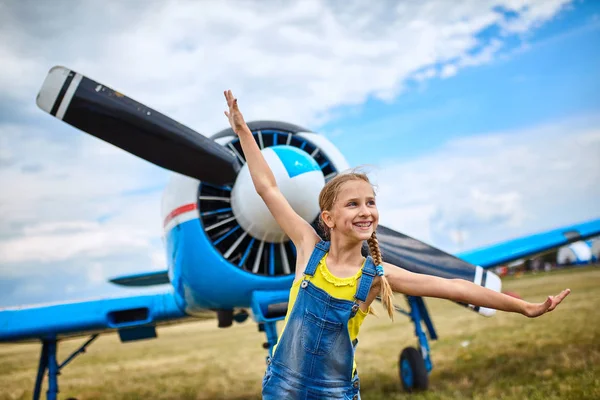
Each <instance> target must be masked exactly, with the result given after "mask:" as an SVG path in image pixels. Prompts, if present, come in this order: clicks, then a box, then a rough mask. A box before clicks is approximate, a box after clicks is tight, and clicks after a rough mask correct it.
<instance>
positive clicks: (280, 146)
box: [0, 66, 600, 400]
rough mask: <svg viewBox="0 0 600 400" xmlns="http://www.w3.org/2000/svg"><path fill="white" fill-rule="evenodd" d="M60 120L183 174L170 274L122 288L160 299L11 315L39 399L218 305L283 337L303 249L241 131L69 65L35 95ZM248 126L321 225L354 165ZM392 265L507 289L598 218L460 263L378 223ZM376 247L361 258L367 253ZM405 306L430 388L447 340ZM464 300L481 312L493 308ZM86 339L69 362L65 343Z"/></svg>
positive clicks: (49, 307)
mask: <svg viewBox="0 0 600 400" xmlns="http://www.w3.org/2000/svg"><path fill="white" fill-rule="evenodd" d="M36 102H37V105H38V106H39V108H41V109H42V110H43V111H45V112H47V113H49V114H50V115H51V116H53V117H55V118H57V119H59V120H62V121H63V122H65V123H67V124H69V125H71V126H73V127H75V128H77V129H80V130H82V131H84V132H86V133H88V134H91V135H93V136H95V137H97V138H99V139H101V140H104V141H106V142H109V143H111V144H113V145H115V146H117V147H119V148H121V149H123V150H125V151H127V152H129V153H131V154H133V155H135V156H138V157H140V158H142V159H145V160H147V161H149V162H151V163H154V164H156V165H158V166H160V167H163V168H166V169H168V170H170V171H172V172H173V175H172V177H171V179H170V181H169V183H168V184H167V186H166V188H165V191H164V195H163V199H162V206H161V208H162V216H163V225H164V235H165V249H166V255H167V260H168V266H167V267H168V268H167V269H166V270H164V271H158V272H156V271H155V272H148V273H141V274H134V275H127V276H121V277H117V278H114V279H111V282H112V283H114V284H117V285H123V286H128V287H148V286H154V285H162V286H163V287H166V288H167V289H165V290H164V291H162V292H159V293H153V294H136V295H127V296H121V297H116V298H101V299H92V300H82V301H74V302H66V303H56V304H45V305H33V306H19V307H12V308H4V309H0V343H3V342H4V343H6V342H25V341H39V342H41V354H40V360H39V365H38V370H37V376H36V380H35V387H34V392H33V398H34V400H37V399H39V398H40V394H41V393H40V392H41V387H42V382H43V380H44V379H45V376H46V375H47V379H48V390H47V392H46V396H47V399H50V400H54V399H56V397H57V394H58V392H59V388H58V375H59V373H60V372H61V370H62V369H63V368H64V367H65V366H66V365H67V364H69V363H70V362H71V361H72V360H73V359H74V358H75V357H77V356H78V355H80V354H82V353H84V352H85V350H86V348H87V347H88V346H89V345H90V344H91V343H92V342H93V341H94V340H95V339H96V338H97V337H98V335H100V334H102V333H107V332H117V333H118V335H119V337H120V340H121V341H122V342H131V341H136V340H142V339H150V338H155V337H157V334H156V327H157V326H161V325H163V324H172V323H177V322H183V321H187V320H190V319H193V318H194V317H197V316H199V315H201V314H205V313H206V311H207V310H210V311H213V312H215V313H216V316H217V325H218V327H219V328H226V327H229V326H231V325H232V324H233V323H234V322H236V323H241V322H244V321H246V320H247V319H248V318H249V317H250V314H251V315H252V319H253V320H254V321H255V323H257V325H258V329H259V331H261V332H264V333H265V336H266V342H265V344H264V348H265V349H266V350H267V351H268V353H269V354H270V353H271V350H272V348H273V346H274V345H275V344H276V342H277V325H276V324H277V322H278V321H280V320H282V319H283V318H284V317H285V313H286V311H287V302H288V295H289V288H290V286H291V284H292V282H293V279H294V270H295V248H294V246H293V244H292V243H291V242H290V241H289V239H288V238H287V237H286V235H285V234H284V233H283V231H282V230H281V228H279V226H278V225H277V224H276V222H275V220H274V218H273V217H272V216H271V214H270V213H269V211H268V209H267V208H266V206H265V205H264V203H263V202H262V200H261V199H260V197H259V196H258V195H257V194H256V192H255V190H254V187H253V185H252V181H251V178H250V175H249V171H248V168H247V166H246V163H245V160H244V157H243V152H242V150H241V147H240V143H239V140H238V139H237V137H236V135H235V134H234V133H233V131H232V130H231V128H227V129H224V130H222V131H220V132H218V133H216V134H214V135H213V136H212V137H210V138H209V137H206V136H203V135H201V134H199V133H197V132H195V131H193V130H192V129H190V128H188V127H186V126H184V125H182V124H180V123H178V122H177V121H174V120H172V119H170V118H169V117H167V116H165V115H163V114H161V113H159V112H157V111H155V110H153V109H152V108H150V107H147V106H145V105H143V104H141V103H139V102H137V101H135V100H133V99H131V98H129V97H127V96H125V95H123V94H122V93H120V92H118V91H115V90H113V89H111V88H110V87H108V86H106V85H104V84H101V83H99V82H97V81H94V80H92V79H90V78H88V77H86V76H84V75H82V74H80V73H78V72H75V71H72V70H70V69H68V68H65V67H62V66H56V67H53V68H51V69H50V71H49V73H48V75H47V76H46V78H45V80H44V83H43V85H42V87H41V89H40V91H39V94H38V96H37V99H36ZM248 126H249V127H250V129H251V131H252V132H253V134H254V137H255V140H256V141H257V143H258V144H259V146H260V148H261V149H262V152H263V155H264V156H265V159H266V160H267V162H268V164H269V166H270V167H271V169H272V170H273V172H274V174H275V177H276V180H277V183H278V185H279V186H280V189H281V191H282V193H283V194H284V195H285V197H286V198H287V199H288V201H289V202H290V203H291V205H292V207H293V208H294V209H295V210H296V212H298V213H299V214H300V215H301V216H302V217H303V218H305V219H306V220H307V221H309V222H312V223H313V226H315V228H316V229H318V227H317V224H316V221H317V218H318V214H319V207H318V204H317V198H318V193H319V191H320V190H321V188H322V187H323V185H324V184H325V182H327V181H328V180H329V179H331V178H332V177H334V176H335V175H336V174H338V173H343V172H344V171H346V170H348V169H349V164H348V162H347V161H346V160H345V158H344V156H343V155H342V153H341V152H340V151H339V150H338V149H337V148H336V147H335V145H334V144H333V143H331V142H330V141H329V140H328V139H327V138H325V137H324V136H322V135H319V134H318V133H316V132H312V131H310V130H308V129H306V128H303V127H300V126H297V125H294V124H291V123H287V122H281V121H254V122H249V123H248ZM377 233H378V239H379V243H380V247H381V249H382V252H383V258H384V261H387V262H390V263H393V264H396V265H399V266H401V267H403V268H405V269H407V270H409V271H412V272H416V273H424V274H430V275H436V276H440V277H443V278H459V279H465V280H469V281H472V282H474V283H476V284H478V285H481V286H484V287H487V288H490V289H493V290H497V291H500V290H501V281H500V278H499V277H498V276H497V275H495V274H494V273H492V272H491V271H489V270H488V269H490V268H492V267H496V266H499V265H502V264H505V263H508V262H510V261H513V260H517V259H520V258H524V257H528V256H531V255H534V254H538V253H541V252H544V251H547V250H549V249H553V248H557V247H560V246H563V245H565V244H568V243H572V242H575V241H579V240H584V239H587V238H590V237H594V236H597V235H599V234H600V219H595V220H591V221H588V222H584V223H579V224H574V225H571V226H566V227H562V228H559V229H554V230H551V231H547V232H544V233H539V234H535V235H531V236H527V237H522V238H519V239H515V240H509V241H506V242H504V243H500V244H496V245H492V246H488V247H485V248H481V249H477V250H473V251H468V252H463V253H460V254H456V255H452V254H448V253H445V252H443V251H441V250H439V249H436V248H434V247H432V246H430V245H428V244H426V243H424V242H421V241H419V240H416V239H414V238H411V237H409V236H407V235H404V234H402V233H400V232H396V231H394V230H392V229H390V228H387V227H385V226H382V225H380V226H379V227H378V231H377ZM366 251H367V249H366V247H365V248H364V253H365V255H366ZM406 300H407V305H408V306H407V308H402V307H400V306H398V305H396V306H395V309H396V311H397V312H398V313H400V314H401V315H404V316H406V317H408V318H409V319H410V320H411V321H412V322H413V324H414V330H415V335H416V338H417V346H416V347H406V348H405V349H403V351H402V352H401V354H400V357H399V361H398V368H399V378H400V381H401V385H402V387H403V388H404V390H406V391H409V392H410V391H413V390H425V389H427V387H428V376H429V373H430V372H431V371H432V369H433V363H432V359H431V355H430V347H429V340H436V339H437V338H438V335H437V332H436V330H435V327H434V325H433V321H432V318H431V316H430V315H429V312H428V309H427V307H426V305H425V302H424V300H423V298H421V297H415V296H406ZM461 306H463V307H466V308H468V309H471V310H473V311H475V312H477V313H479V314H481V315H484V316H491V315H493V314H494V312H495V310H491V309H487V308H484V307H475V306H472V305H468V304H461ZM88 335H89V339H88V340H87V341H86V342H85V343H84V344H83V345H81V347H80V348H79V349H77V350H76V351H75V352H73V353H72V354H71V355H70V356H69V357H67V358H66V359H65V360H64V361H62V362H59V360H57V357H56V354H57V347H58V344H59V342H60V341H61V340H64V339H68V338H72V337H76V336H88Z"/></svg>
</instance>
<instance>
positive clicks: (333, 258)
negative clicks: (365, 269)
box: [327, 236, 363, 266]
mask: <svg viewBox="0 0 600 400" xmlns="http://www.w3.org/2000/svg"><path fill="white" fill-rule="evenodd" d="M361 247H362V241H349V240H348V239H346V238H343V237H342V238H339V237H336V236H332V237H331V239H330V246H329V254H328V256H327V260H328V264H335V265H352V266H360V265H362V263H363V256H362V253H361Z"/></svg>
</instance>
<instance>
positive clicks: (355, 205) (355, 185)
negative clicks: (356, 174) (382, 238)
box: [323, 180, 379, 241]
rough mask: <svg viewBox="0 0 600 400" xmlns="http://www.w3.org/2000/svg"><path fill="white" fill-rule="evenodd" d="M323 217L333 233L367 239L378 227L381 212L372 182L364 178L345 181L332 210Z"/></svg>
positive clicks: (324, 213) (325, 212)
mask: <svg viewBox="0 0 600 400" xmlns="http://www.w3.org/2000/svg"><path fill="white" fill-rule="evenodd" d="M323 219H324V221H325V223H326V224H327V226H328V227H329V228H333V231H331V233H332V234H342V235H344V236H348V237H351V238H354V239H356V240H361V241H362V240H367V239H369V238H370V237H371V235H372V234H373V232H375V230H376V229H377V224H378V222H379V212H378V211H377V205H376V204H375V193H374V192H373V188H372V187H371V184H370V183H368V182H365V181H363V180H355V181H348V182H346V183H344V184H343V185H342V186H341V188H340V191H339V193H338V194H337V199H336V201H335V203H334V204H333V208H332V210H330V211H324V212H323Z"/></svg>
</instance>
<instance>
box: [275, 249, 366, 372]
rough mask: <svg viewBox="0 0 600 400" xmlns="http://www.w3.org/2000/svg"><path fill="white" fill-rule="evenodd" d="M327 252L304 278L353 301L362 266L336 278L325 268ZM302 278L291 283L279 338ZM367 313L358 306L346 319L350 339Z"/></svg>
mask: <svg viewBox="0 0 600 400" xmlns="http://www.w3.org/2000/svg"><path fill="white" fill-rule="evenodd" d="M327 254H329V253H326V254H325V255H324V256H323V258H322V259H321V261H319V265H318V266H317V268H316V270H315V274H314V275H313V276H312V277H311V276H305V277H304V279H306V280H309V281H310V282H312V284H313V285H315V286H316V287H318V288H320V289H322V290H324V291H325V292H327V294H329V295H330V296H332V297H335V298H338V299H344V300H350V301H354V295H355V294H356V290H357V289H358V287H357V284H358V281H359V279H360V277H361V276H362V268H361V269H359V270H358V272H357V273H356V274H355V275H354V276H350V277H348V278H338V277H337V276H335V275H333V274H332V273H331V272H330V271H329V269H327V263H326V260H327ZM363 266H364V261H363ZM302 281H303V279H299V280H297V281H296V282H294V284H293V285H292V288H291V289H290V297H289V300H288V313H287V315H286V316H285V320H284V321H283V328H282V330H281V334H280V335H279V338H280V339H281V335H283V332H284V331H285V326H286V325H287V320H288V317H289V315H290V312H291V311H292V309H293V308H294V303H295V302H296V298H297V297H298V291H299V289H300V283H302ZM367 315H368V312H364V311H363V310H361V309H360V308H359V309H358V312H357V313H356V315H355V316H354V317H353V318H350V320H349V321H348V333H349V334H350V341H354V340H355V339H356V338H357V337H358V332H359V330H360V326H361V325H362V323H363V321H364V320H365V317H366V316H367ZM276 349H277V345H275V346H274V347H273V354H275V350H276ZM355 370H356V361H354V364H353V371H355Z"/></svg>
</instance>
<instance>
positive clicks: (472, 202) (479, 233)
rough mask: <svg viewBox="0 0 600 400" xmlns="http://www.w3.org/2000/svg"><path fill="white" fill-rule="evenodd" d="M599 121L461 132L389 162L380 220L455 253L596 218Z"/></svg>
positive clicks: (380, 176) (381, 179)
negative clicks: (425, 152) (438, 144)
mask: <svg viewBox="0 0 600 400" xmlns="http://www.w3.org/2000/svg"><path fill="white" fill-rule="evenodd" d="M598 125H599V124H598V120H597V118H590V119H586V118H584V119H581V120H568V121H562V122H560V123H558V122H557V123H554V124H549V125H543V126H537V127H533V128H530V129H525V130H519V131H514V132H504V133H494V134H489V135H481V136H477V137H472V138H462V139H458V140H454V141H452V142H449V143H447V144H446V145H444V146H442V147H441V148H440V149H439V150H437V151H435V152H432V153H431V154H429V155H427V156H424V157H420V158H418V159H415V160H412V161H408V162H403V163H397V162H392V161H389V162H387V163H386V164H385V165H382V166H381V169H380V170H379V171H377V173H376V175H377V176H376V180H377V182H378V183H379V207H380V208H381V215H382V223H383V224H384V225H389V226H390V227H392V228H395V229H398V230H401V231H403V232H405V233H408V234H410V235H413V236H415V237H417V238H419V239H421V240H425V241H427V242H429V243H433V244H434V245H437V246H439V247H441V248H444V249H445V250H447V251H451V252H455V251H459V250H466V249H467V248H474V247H478V246H482V245H486V244H489V243H490V242H496V241H501V240H505V239H509V238H512V237H517V236H519V235H523V234H528V233H533V231H536V230H540V229H549V228H553V227H557V226H560V225H565V224H570V223H575V222H579V221H578V220H577V218H581V219H584V220H585V219H590V218H597V217H599V216H600V204H598V202H597V201H596V200H597V199H598V198H600V187H599V186H598V182H600V158H599V157H598V154H600V131H599V130H598V128H597V127H598ZM566 132H568V135H567V134H566ZM415 204H418V205H419V206H418V207H416V206H415ZM573 218H576V219H575V220H574V219H573ZM531 227H535V228H531ZM459 232H460V233H459ZM463 246H464V247H463Z"/></svg>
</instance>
